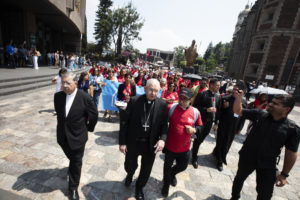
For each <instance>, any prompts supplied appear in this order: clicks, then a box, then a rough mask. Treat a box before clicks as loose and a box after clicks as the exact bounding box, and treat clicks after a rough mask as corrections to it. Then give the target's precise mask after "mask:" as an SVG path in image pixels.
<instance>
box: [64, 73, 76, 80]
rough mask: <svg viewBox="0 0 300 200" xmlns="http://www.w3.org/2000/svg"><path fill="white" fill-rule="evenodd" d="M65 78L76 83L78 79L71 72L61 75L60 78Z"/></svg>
mask: <svg viewBox="0 0 300 200" xmlns="http://www.w3.org/2000/svg"><path fill="white" fill-rule="evenodd" d="M67 77H71V78H72V80H73V81H75V82H76V81H78V77H77V75H76V74H75V73H73V72H66V73H64V74H63V75H62V78H67Z"/></svg>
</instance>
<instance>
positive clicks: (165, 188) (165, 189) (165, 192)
mask: <svg viewBox="0 0 300 200" xmlns="http://www.w3.org/2000/svg"><path fill="white" fill-rule="evenodd" d="M169 187H170V185H168V184H164V186H163V187H162V189H161V195H162V196H163V197H168V196H169Z"/></svg>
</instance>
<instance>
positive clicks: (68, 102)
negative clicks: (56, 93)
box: [66, 88, 77, 117]
mask: <svg viewBox="0 0 300 200" xmlns="http://www.w3.org/2000/svg"><path fill="white" fill-rule="evenodd" d="M76 93H77V88H75V91H74V92H73V93H72V94H70V95H68V94H67V97H66V117H68V114H69V111H70V108H71V106H72V104H73V101H74V99H75V96H76Z"/></svg>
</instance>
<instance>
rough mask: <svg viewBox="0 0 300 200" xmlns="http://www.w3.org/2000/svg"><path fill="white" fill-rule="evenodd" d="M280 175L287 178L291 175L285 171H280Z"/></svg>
mask: <svg viewBox="0 0 300 200" xmlns="http://www.w3.org/2000/svg"><path fill="white" fill-rule="evenodd" d="M280 175H282V176H284V177H285V178H287V177H289V175H288V174H286V173H284V172H283V171H282V172H281V173H280Z"/></svg>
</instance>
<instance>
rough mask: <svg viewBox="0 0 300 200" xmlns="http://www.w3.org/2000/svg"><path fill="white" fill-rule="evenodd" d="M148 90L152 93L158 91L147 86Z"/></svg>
mask: <svg viewBox="0 0 300 200" xmlns="http://www.w3.org/2000/svg"><path fill="white" fill-rule="evenodd" d="M148 90H149V92H151V93H154V94H157V93H158V90H156V89H152V88H148Z"/></svg>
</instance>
